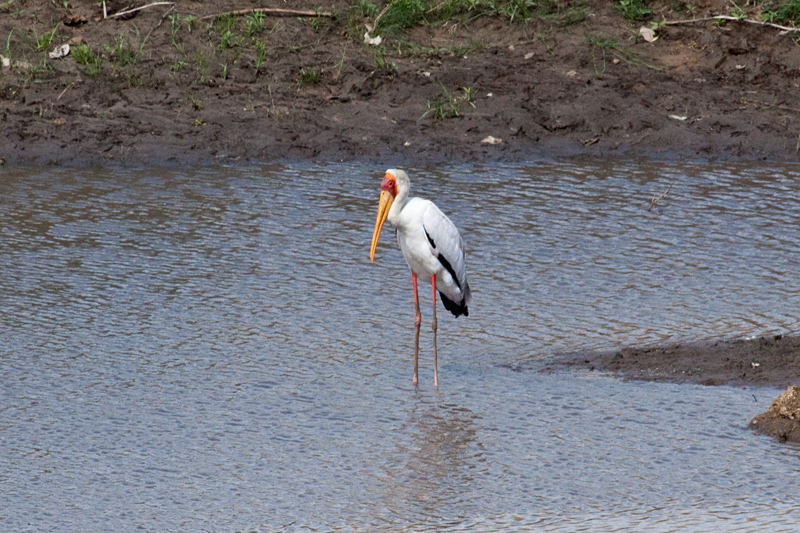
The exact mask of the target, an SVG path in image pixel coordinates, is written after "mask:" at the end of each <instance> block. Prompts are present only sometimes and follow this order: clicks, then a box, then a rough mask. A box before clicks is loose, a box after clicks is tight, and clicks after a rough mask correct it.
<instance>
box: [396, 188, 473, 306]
mask: <svg viewBox="0 0 800 533" xmlns="http://www.w3.org/2000/svg"><path fill="white" fill-rule="evenodd" d="M398 200H399V198H398ZM398 203H399V202H398V201H395V203H394V204H393V205H392V208H391V210H390V211H389V216H388V218H387V221H388V222H389V224H391V225H392V227H393V228H395V229H396V230H397V243H398V244H399V245H400V250H401V251H402V252H403V257H404V258H405V260H406V263H408V266H409V268H410V269H411V271H412V272H414V273H415V274H416V275H417V276H419V277H420V278H421V279H424V280H430V279H431V276H432V275H436V289H437V290H438V291H439V292H440V293H441V294H443V295H444V296H446V297H447V298H448V299H449V300H450V301H452V302H457V303H460V302H462V301H463V302H464V305H467V304H469V300H470V299H471V294H470V292H469V284H468V283H467V275H466V267H465V261H464V257H465V254H464V243H463V242H462V240H461V236H460V235H459V233H458V230H457V229H456V227H455V225H454V224H453V223H452V222H451V221H450V219H449V218H447V216H446V215H445V214H444V213H442V212H441V211H440V210H439V208H438V207H436V204H434V203H433V202H431V201H430V200H423V199H422V198H409V199H408V200H407V201H406V202H405V203H404V205H398ZM440 256H441V257H442V258H444V259H445V261H446V262H447V264H449V265H450V267H451V269H448V268H446V267H445V264H444V263H443V262H442V261H441V260H440V259H439V257H440Z"/></svg>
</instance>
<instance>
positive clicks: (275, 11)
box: [200, 7, 333, 20]
mask: <svg viewBox="0 0 800 533" xmlns="http://www.w3.org/2000/svg"><path fill="white" fill-rule="evenodd" d="M253 13H264V14H265V15H274V16H276V17H328V18H333V13H329V12H327V11H298V10H297V9H280V8H272V7H255V8H252V9H237V10H236V11H226V12H225V13H217V14H216V15H206V16H205V17H200V20H210V19H215V18H219V17H227V16H234V17H241V16H244V15H252V14H253Z"/></svg>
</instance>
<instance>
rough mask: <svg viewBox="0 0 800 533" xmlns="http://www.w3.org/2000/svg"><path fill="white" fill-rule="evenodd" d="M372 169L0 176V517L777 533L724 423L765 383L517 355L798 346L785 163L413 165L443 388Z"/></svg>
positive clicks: (744, 451) (184, 525)
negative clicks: (430, 258)
mask: <svg viewBox="0 0 800 533" xmlns="http://www.w3.org/2000/svg"><path fill="white" fill-rule="evenodd" d="M382 170H383V169H377V170H375V169H365V168H363V167H359V166H357V165H326V166H311V165H306V166H294V167H280V166H276V167H261V168H251V169H231V168H209V169H195V170H189V171H177V170H159V171H148V170H127V171H106V170H98V171H96V172H91V171H83V170H81V171H76V170H69V169H48V170H47V171H41V170H33V171H31V170H14V169H5V168H4V170H3V176H2V178H3V179H2V180H0V209H2V212H3V214H4V217H3V220H2V222H0V246H1V247H2V249H3V250H4V252H3V254H2V255H0V267H2V270H3V274H4V275H3V276H2V278H0V313H2V316H3V325H4V328H2V330H1V331H0V430H1V431H0V449H2V452H3V453H0V481H2V483H3V494H4V497H5V500H6V502H7V503H8V505H6V506H5V508H4V509H0V524H2V526H1V527H2V528H3V529H8V530H13V531H35V530H42V529H57V530H66V531H99V530H108V529H114V530H123V531H127V530H131V531H133V530H136V529H147V530H164V531H168V530H175V531H185V530H214V531H221V530H261V531H317V530H325V531H329V530H345V531H374V530H376V529H379V530H388V531H408V530H414V531H442V530H450V531H461V530H470V531H529V530H531V529H535V530H537V531H597V530H603V531H641V530H643V529H647V530H648V531H686V530H691V531H706V530H707V531H711V530H713V531H750V530H752V525H753V524H754V523H758V525H759V527H760V528H761V527H763V528H766V529H769V530H770V531H790V530H792V529H793V528H794V526H793V524H795V523H796V522H797V516H796V515H797V511H796V509H798V503H800V502H798V497H797V494H799V493H800V492H799V491H798V490H797V487H796V483H795V482H794V480H793V479H791V476H786V471H787V465H788V468H789V470H791V468H793V466H792V465H796V462H797V452H798V450H797V449H796V448H791V447H776V446H774V445H773V443H771V442H770V441H768V440H766V439H762V438H760V437H755V436H753V435H751V434H750V433H749V432H747V431H746V430H744V429H743V428H744V426H745V425H746V423H747V421H748V420H749V419H750V418H751V417H752V416H753V415H754V414H756V413H757V412H760V411H763V408H764V407H765V405H767V404H768V402H769V400H770V399H771V398H772V397H773V396H774V395H775V392H776V391H772V390H756V391H743V390H739V389H727V388H724V387H722V388H701V387H692V386H683V387H679V386H673V385H658V384H642V383H620V382H618V381H615V380H613V379H610V378H608V377H605V376H576V375H571V374H564V375H551V376H542V375H536V374H530V373H528V372H522V371H520V369H521V368H524V367H525V365H524V364H523V363H524V362H525V361H527V360H530V359H539V358H546V357H550V356H552V355H553V354H557V353H560V352H563V351H571V350H587V349H610V348H615V347H617V346H619V345H624V344H632V343H634V344H647V343H656V342H663V341H667V340H676V339H692V338H713V337H743V336H752V335H763V334H769V333H784V332H792V331H796V330H797V329H798V317H800V312H798V304H799V303H800V302H798V295H800V281H798V278H797V276H796V275H795V273H796V272H797V270H798V251H797V246H796V243H797V242H798V241H799V240H800V220H798V219H799V218H800V210H799V209H797V205H798V200H800V185H798V184H800V180H798V175H799V173H798V170H797V167H796V166H791V165H790V166H782V167H780V166H779V167H775V166H773V167H772V168H767V167H764V166H761V165H729V166H727V167H721V166H711V165H664V164H655V163H644V164H633V163H620V162H618V161H616V162H614V161H606V162H592V163H591V164H579V163H574V162H573V163H567V164H565V163H551V162H540V163H537V164H535V165H528V166H525V165H518V166H493V167H457V168H447V169H441V168H436V169H418V170H416V171H413V172H412V173H411V174H412V179H413V180H414V181H413V183H414V189H415V191H416V192H418V193H419V194H420V195H423V196H426V197H430V198H435V199H436V201H437V203H438V204H439V205H440V207H442V209H443V210H444V211H445V212H447V213H448V214H449V215H450V216H451V218H452V219H453V220H454V222H455V223H456V225H457V226H458V227H459V228H460V229H461V231H462V234H463V236H464V240H465V243H466V246H467V254H468V265H469V266H468V268H469V273H470V284H471V285H472V288H473V290H474V296H475V300H474V303H473V306H472V307H471V309H470V317H469V318H468V319H466V320H465V319H459V320H453V319H452V318H451V317H449V316H446V313H444V311H443V310H441V309H440V313H441V314H440V319H439V350H440V370H441V374H442V376H441V377H442V380H443V386H442V390H441V391H440V392H439V394H434V393H432V391H431V388H430V382H431V375H430V374H431V368H430V366H431V363H430V344H431V338H430V333H429V329H428V322H427V318H428V316H429V309H430V303H429V301H428V298H429V294H428V292H429V291H427V290H425V289H424V285H423V290H421V295H422V296H423V316H424V320H425V326H424V328H423V332H422V335H421V339H420V344H421V348H422V356H421V358H420V365H421V380H422V386H421V387H420V389H419V390H417V391H415V390H414V389H413V388H412V387H411V384H410V371H411V353H412V350H413V330H412V328H413V300H412V295H411V288H410V286H411V280H410V275H409V273H408V269H407V267H405V265H404V264H403V259H402V256H401V255H400V252H399V251H398V250H397V248H396V244H395V242H394V238H393V236H392V235H391V232H389V231H386V234H385V235H384V236H383V237H382V239H381V241H380V243H379V247H378V254H377V255H378V257H377V260H376V263H375V264H370V263H369V261H368V246H369V239H370V236H371V232H372V225H373V224H374V220H375V218H374V217H375V209H376V202H377V192H378V184H379V178H380V176H381V175H382ZM670 185H672V188H671V189H670V192H669V193H668V194H667V195H666V196H665V197H664V198H663V199H662V200H661V201H660V202H659V203H658V205H657V206H656V207H655V208H653V209H652V210H651V211H648V210H647V208H648V206H649V203H650V198H652V197H653V196H656V195H658V194H661V193H662V192H664V190H666V189H667V187H668V186H670ZM709 418H713V420H714V421H715V423H714V424H713V425H711V426H709V425H708V423H707V422H708V420H709ZM654 487H655V488H657V490H654ZM12 510H13V512H12Z"/></svg>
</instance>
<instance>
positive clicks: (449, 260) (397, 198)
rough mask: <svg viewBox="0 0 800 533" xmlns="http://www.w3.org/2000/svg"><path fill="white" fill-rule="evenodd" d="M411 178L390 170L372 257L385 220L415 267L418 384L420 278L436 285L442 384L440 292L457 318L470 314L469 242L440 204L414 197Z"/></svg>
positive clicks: (416, 380) (435, 376)
mask: <svg viewBox="0 0 800 533" xmlns="http://www.w3.org/2000/svg"><path fill="white" fill-rule="evenodd" d="M410 188H411V182H410V181H409V179H408V175H407V174H406V173H405V172H403V171H402V170H396V169H389V170H387V171H386V175H385V176H384V177H383V181H382V182H381V196H380V201H379V203H378V218H377V219H376V220H375V231H374V232H373V234H372V246H371V248H370V251H369V260H370V261H374V260H375V248H376V247H377V246H378V237H380V234H381V228H383V223H384V222H385V221H387V220H388V221H389V224H391V226H392V227H393V228H395V230H396V233H397V243H398V244H399V245H400V250H401V251H402V252H403V257H405V259H406V263H408V266H409V268H410V269H411V282H412V283H413V285H414V311H415V317H414V329H415V340H414V385H415V386H416V385H417V384H418V383H419V377H418V369H419V328H420V324H422V314H421V313H420V311H419V297H418V296H417V276H421V277H422V278H423V279H425V278H429V279H430V280H431V285H432V287H433V291H432V292H433V320H432V322H431V329H432V330H433V385H434V386H435V387H438V386H439V371H438V369H437V362H436V325H437V324H436V291H437V289H438V291H439V294H440V295H441V297H442V303H443V304H444V307H445V309H447V310H448V311H450V312H451V313H453V316H455V317H459V316H461V315H464V316H469V310H468V309H467V306H468V305H469V303H470V301H471V300H472V294H471V292H470V290H469V283H468V282H467V270H466V265H465V262H464V257H465V256H464V243H463V242H462V241H461V235H459V234H458V230H457V229H456V227H455V225H454V224H453V223H452V222H451V221H450V219H449V218H447V216H445V214H444V213H442V212H441V211H440V210H439V208H438V207H436V204H434V203H433V202H431V201H430V200H423V199H422V198H409V197H408V192H409V189H410Z"/></svg>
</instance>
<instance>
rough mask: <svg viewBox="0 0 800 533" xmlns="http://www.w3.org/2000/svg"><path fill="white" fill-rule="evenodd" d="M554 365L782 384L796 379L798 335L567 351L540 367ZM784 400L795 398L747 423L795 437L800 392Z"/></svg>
mask: <svg viewBox="0 0 800 533" xmlns="http://www.w3.org/2000/svg"><path fill="white" fill-rule="evenodd" d="M558 368H578V369H586V370H590V371H594V370H598V371H604V372H614V373H615V374H617V375H619V376H621V377H624V378H628V379H640V380H647V381H667V382H673V383H699V384H702V385H734V386H770V387H780V388H783V387H788V386H790V385H795V384H797V383H800V337H783V336H780V335H778V336H775V337H761V338H759V339H753V340H733V341H730V340H722V341H713V342H697V343H682V344H673V345H669V346H660V347H645V348H636V347H628V348H623V349H622V350H619V351H616V352H608V353H581V354H572V355H568V356H564V357H562V358H559V360H557V361H556V362H555V363H554V364H552V365H550V366H548V367H547V368H546V369H545V371H551V370H554V369H558ZM789 400H793V401H794V403H793V404H791V402H789V403H788V404H787V398H784V399H783V400H781V399H778V400H776V403H774V404H773V407H772V408H770V410H769V411H768V412H766V413H763V414H761V415H758V416H757V417H756V418H755V419H754V420H753V422H751V424H750V427H751V428H752V429H754V430H756V431H759V432H761V433H764V434H766V435H771V436H775V437H778V438H779V439H780V440H781V441H790V442H800V422H798V420H800V409H799V408H798V403H797V402H798V401H800V393H798V395H797V397H793V398H789ZM778 404H779V405H778ZM789 404H791V405H789ZM776 405H777V407H776ZM787 405H789V407H787Z"/></svg>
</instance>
